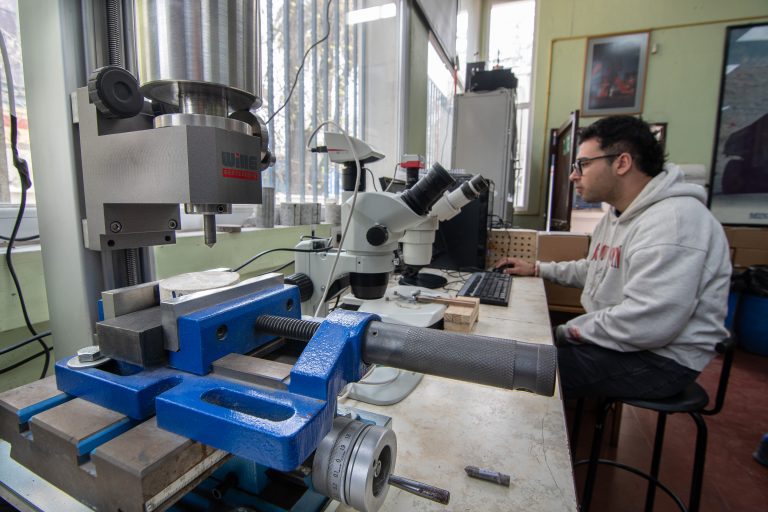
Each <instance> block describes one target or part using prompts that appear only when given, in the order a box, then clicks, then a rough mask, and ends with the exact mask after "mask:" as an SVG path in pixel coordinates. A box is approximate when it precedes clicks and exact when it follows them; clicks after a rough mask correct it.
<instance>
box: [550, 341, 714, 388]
mask: <svg viewBox="0 0 768 512" xmlns="http://www.w3.org/2000/svg"><path fill="white" fill-rule="evenodd" d="M557 365H558V368H559V370H560V382H561V385H562V388H563V397H564V398H583V397H613V398H666V397H668V396H672V395H675V394H677V393H679V392H681V391H682V390H684V389H685V388H686V387H687V386H688V385H689V384H691V383H692V382H693V381H695V380H696V377H698V375H699V372H697V371H695V370H691V369H690V368H686V367H685V366H682V365H680V364H678V363H676V362H675V361H673V360H671V359H668V358H666V357H662V356H659V355H657V354H654V353H653V352H647V351H643V352H617V351H615V350H608V349H606V348H602V347H598V346H597V345H587V344H584V345H565V346H558V347H557Z"/></svg>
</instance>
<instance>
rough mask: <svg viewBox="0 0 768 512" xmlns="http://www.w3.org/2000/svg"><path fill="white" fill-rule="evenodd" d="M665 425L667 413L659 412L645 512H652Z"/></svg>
mask: <svg viewBox="0 0 768 512" xmlns="http://www.w3.org/2000/svg"><path fill="white" fill-rule="evenodd" d="M666 424H667V413H665V412H659V418H658V420H657V421H656V437H654V441H653V458H652V460H651V472H650V475H651V477H653V480H649V481H648V491H647V492H646V494H645V512H652V511H653V500H654V499H655V497H656V482H657V481H658V480H659V466H660V465H661V448H662V446H663V445H664V428H665V427H666Z"/></svg>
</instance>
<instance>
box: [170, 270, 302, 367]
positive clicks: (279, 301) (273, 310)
mask: <svg viewBox="0 0 768 512" xmlns="http://www.w3.org/2000/svg"><path fill="white" fill-rule="evenodd" d="M181 298H184V297H181ZM300 304H301V298H300V296H299V289H298V288H297V287H295V286H291V285H279V286H276V287H273V288H269V289H266V290H263V291H260V292H258V293H253V294H250V295H246V296H243V297H239V298H237V299H234V300H230V301H228V302H223V303H219V304H217V305H215V306H213V307H209V308H207V309H203V310H200V311H195V312H193V313H190V314H188V315H185V316H182V317H180V318H179V320H178V328H179V340H180V341H179V350H178V351H177V352H170V353H169V354H168V359H169V362H170V366H172V367H173V368H176V369H178V370H183V371H185V372H191V373H194V374H197V375H205V374H207V373H209V372H210V371H211V365H212V363H213V362H214V361H216V360H217V359H220V358H222V357H224V356H225V355H227V354H231V353H238V354H246V353H248V352H251V351H252V350H254V349H256V348H258V347H260V346H261V345H264V344H266V343H269V342H270V341H272V340H273V339H275V336H274V335H269V334H264V333H262V332H260V331H257V330H256V329H255V328H254V320H255V319H256V317H257V316H259V315H262V314H267V315H280V316H288V317H293V318H300V316H301V311H300V307H301V306H300Z"/></svg>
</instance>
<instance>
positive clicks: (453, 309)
mask: <svg viewBox="0 0 768 512" xmlns="http://www.w3.org/2000/svg"><path fill="white" fill-rule="evenodd" d="M440 302H441V303H443V304H447V305H448V307H447V308H446V310H445V313H443V327H444V328H445V330H446V331H452V332H470V331H471V330H472V328H473V327H474V325H475V322H477V319H478V318H479V316H480V299H478V298H476V297H456V298H451V299H440Z"/></svg>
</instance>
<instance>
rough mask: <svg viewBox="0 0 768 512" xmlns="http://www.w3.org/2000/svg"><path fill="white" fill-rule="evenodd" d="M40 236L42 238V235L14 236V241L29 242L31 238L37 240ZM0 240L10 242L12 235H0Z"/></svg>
mask: <svg viewBox="0 0 768 512" xmlns="http://www.w3.org/2000/svg"><path fill="white" fill-rule="evenodd" d="M38 238H40V235H32V236H17V237H16V238H14V240H13V241H14V242H29V241H30V240H37V239H38ZM0 240H5V241H6V242H10V241H11V237H9V236H3V235H0Z"/></svg>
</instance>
